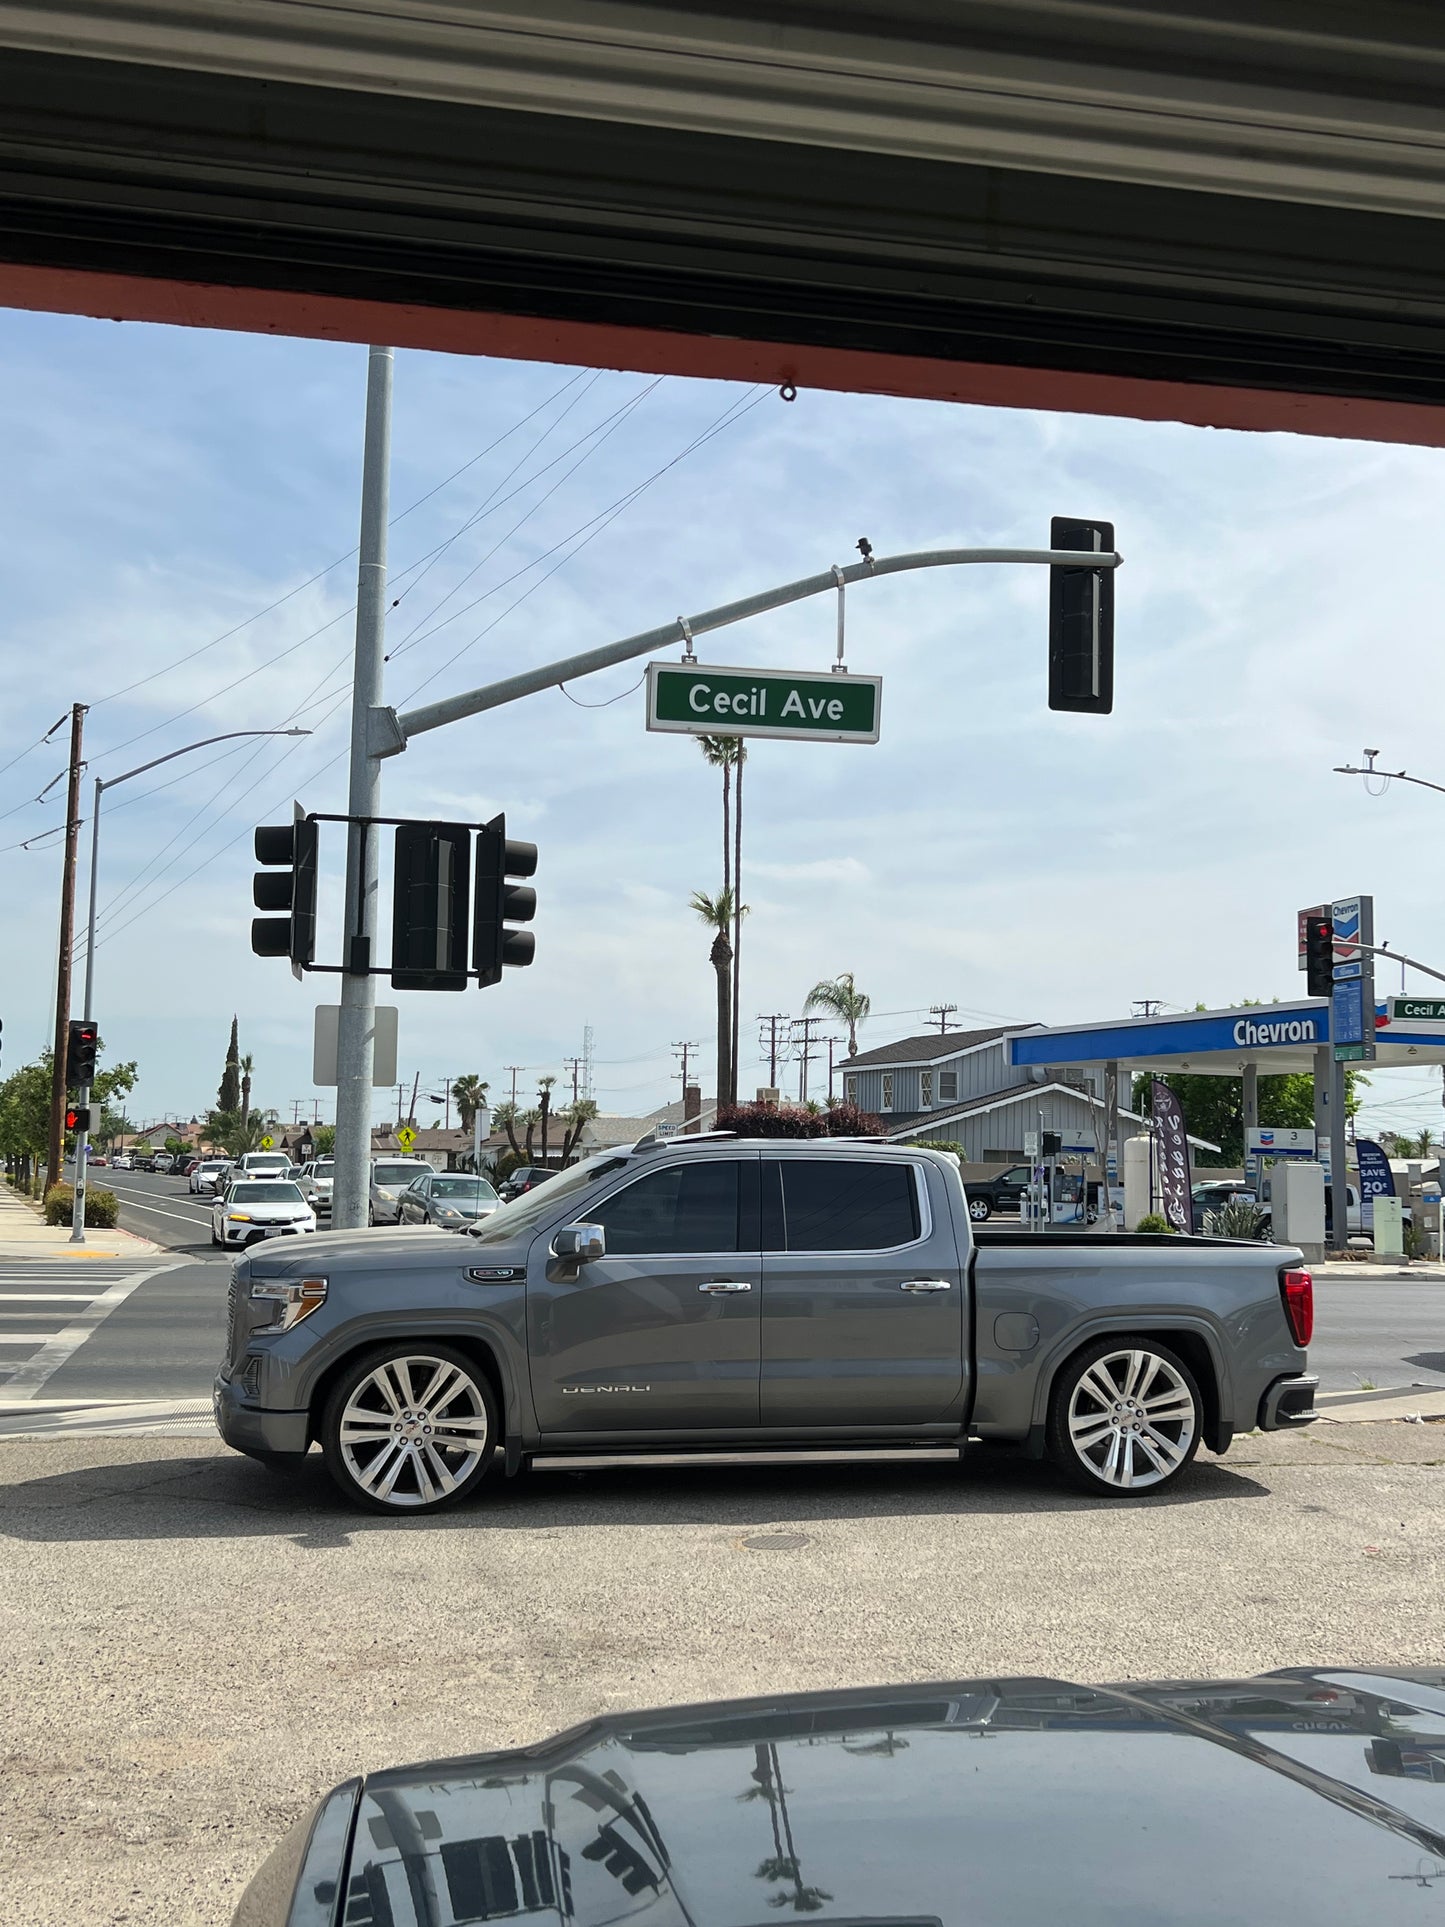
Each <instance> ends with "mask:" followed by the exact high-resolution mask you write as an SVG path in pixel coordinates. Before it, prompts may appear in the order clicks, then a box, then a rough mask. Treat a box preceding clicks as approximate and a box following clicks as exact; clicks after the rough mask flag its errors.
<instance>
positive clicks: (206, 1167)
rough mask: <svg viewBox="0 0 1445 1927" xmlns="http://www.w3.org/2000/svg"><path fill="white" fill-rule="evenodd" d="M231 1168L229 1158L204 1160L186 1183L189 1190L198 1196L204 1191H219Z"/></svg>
mask: <svg viewBox="0 0 1445 1927" xmlns="http://www.w3.org/2000/svg"><path fill="white" fill-rule="evenodd" d="M230 1168H231V1160H230V1159H229V1158H202V1159H201V1161H200V1163H199V1164H198V1165H197V1166H196V1168H195V1170H194V1171H192V1173H191V1175H190V1177H189V1178H188V1179H187V1181H186V1182H187V1185H188V1188H189V1189H190V1190H191V1191H193V1192H195V1193H196V1194H197V1195H199V1194H200V1193H201V1192H203V1191H216V1190H219V1189H220V1186H221V1181H222V1180H223V1179H224V1177H225V1175H226V1173H227V1172H228V1171H229V1170H230Z"/></svg>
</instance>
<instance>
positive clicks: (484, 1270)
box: [466, 1265, 527, 1285]
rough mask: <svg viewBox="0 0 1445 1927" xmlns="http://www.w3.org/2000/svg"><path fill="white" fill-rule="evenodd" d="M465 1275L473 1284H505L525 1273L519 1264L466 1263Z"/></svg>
mask: <svg viewBox="0 0 1445 1927" xmlns="http://www.w3.org/2000/svg"><path fill="white" fill-rule="evenodd" d="M466 1275H467V1277H468V1278H470V1279H471V1281H472V1283H473V1284H474V1285H506V1284H512V1283H514V1282H515V1281H516V1280H518V1279H521V1278H525V1277H526V1275H527V1273H526V1271H525V1269H524V1268H523V1267H522V1266H521V1265H468V1266H467V1274H466Z"/></svg>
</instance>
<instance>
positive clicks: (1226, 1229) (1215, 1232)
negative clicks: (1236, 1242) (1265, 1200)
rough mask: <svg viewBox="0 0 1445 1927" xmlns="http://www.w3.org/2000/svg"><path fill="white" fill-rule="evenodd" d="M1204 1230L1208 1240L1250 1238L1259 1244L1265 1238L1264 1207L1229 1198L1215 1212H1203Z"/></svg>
mask: <svg viewBox="0 0 1445 1927" xmlns="http://www.w3.org/2000/svg"><path fill="white" fill-rule="evenodd" d="M1204 1230H1205V1235H1206V1236H1207V1237H1210V1238H1252V1239H1254V1240H1256V1241H1257V1242H1261V1241H1263V1239H1264V1236H1265V1217H1264V1207H1263V1205H1259V1204H1250V1203H1249V1202H1248V1201H1247V1200H1246V1199H1244V1198H1231V1199H1230V1201H1229V1203H1228V1204H1221V1205H1220V1206H1219V1207H1218V1209H1217V1210H1214V1211H1206V1212H1205V1214H1204Z"/></svg>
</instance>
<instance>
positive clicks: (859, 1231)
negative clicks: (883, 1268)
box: [778, 1158, 921, 1251]
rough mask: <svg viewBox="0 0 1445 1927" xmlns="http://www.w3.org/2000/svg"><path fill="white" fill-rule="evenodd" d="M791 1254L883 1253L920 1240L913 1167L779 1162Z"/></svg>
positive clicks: (812, 1160)
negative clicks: (917, 1239) (826, 1252)
mask: <svg viewBox="0 0 1445 1927" xmlns="http://www.w3.org/2000/svg"><path fill="white" fill-rule="evenodd" d="M778 1165H779V1169H780V1170H781V1172H782V1178H783V1217H784V1221H785V1224H786V1227H787V1241H788V1250H789V1251H887V1250H889V1249H890V1248H891V1247H892V1246H894V1245H906V1244H911V1243H912V1242H913V1241H914V1239H915V1238H917V1237H918V1235H919V1231H920V1228H921V1227H920V1221H919V1215H918V1185H917V1181H916V1180H915V1178H914V1167H913V1166H912V1165H911V1164H874V1163H873V1162H871V1160H870V1161H869V1162H868V1163H864V1162H863V1161H862V1159H854V1158H846V1159H845V1158H780V1159H779V1160H778Z"/></svg>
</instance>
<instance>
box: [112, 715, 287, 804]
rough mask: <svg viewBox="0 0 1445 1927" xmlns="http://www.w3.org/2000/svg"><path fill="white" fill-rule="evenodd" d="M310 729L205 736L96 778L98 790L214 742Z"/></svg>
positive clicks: (242, 730) (234, 730)
mask: <svg viewBox="0 0 1445 1927" xmlns="http://www.w3.org/2000/svg"><path fill="white" fill-rule="evenodd" d="M310 734H311V731H310V730H309V729H228V730H227V731H226V733H225V735H224V736H203V737H202V738H201V740H200V742H198V743H187V744H186V746H185V748H184V749H172V750H167V752H166V754H165V755H164V756H154V757H152V758H151V760H150V762H148V763H138V764H137V765H136V767H135V768H134V769H128V770H127V771H126V773H125V775H124V776H112V777H109V778H107V779H106V780H105V781H102V780H101V779H100V778H99V777H97V778H96V782H95V787H96V789H97V790H113V789H114V788H115V787H116V786H117V784H120V783H128V782H129V781H130V779H131V778H132V776H144V775H145V773H146V771H147V770H148V769H159V768H160V766H161V764H162V763H173V762H174V761H175V759H176V758H177V757H178V756H189V755H190V753H191V751H192V750H196V749H209V748H210V747H211V744H212V743H231V742H235V741H236V740H237V739H238V738H239V737H242V736H309V735H310Z"/></svg>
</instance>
